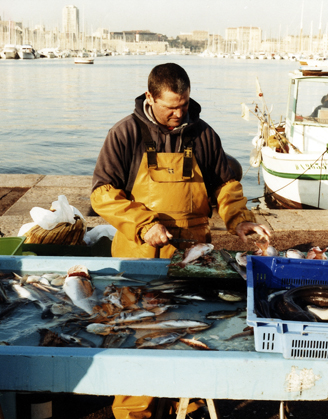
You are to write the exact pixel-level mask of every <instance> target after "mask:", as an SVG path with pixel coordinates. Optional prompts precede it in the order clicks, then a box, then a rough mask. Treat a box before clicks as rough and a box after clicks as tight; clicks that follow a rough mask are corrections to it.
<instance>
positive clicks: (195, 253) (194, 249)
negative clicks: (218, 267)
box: [180, 243, 214, 267]
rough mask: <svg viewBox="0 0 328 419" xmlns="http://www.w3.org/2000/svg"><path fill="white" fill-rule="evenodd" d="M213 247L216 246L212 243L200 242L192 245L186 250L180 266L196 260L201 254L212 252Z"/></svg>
mask: <svg viewBox="0 0 328 419" xmlns="http://www.w3.org/2000/svg"><path fill="white" fill-rule="evenodd" d="M213 249H214V246H213V244H211V243H198V244H196V245H195V246H191V247H190V248H189V249H187V250H186V251H185V253H184V259H183V261H182V262H180V266H181V267H185V266H186V265H188V263H191V262H195V260H197V259H199V258H200V257H201V256H205V255H207V254H208V253H211V252H212V250H213Z"/></svg>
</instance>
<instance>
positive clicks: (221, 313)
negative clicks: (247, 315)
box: [205, 307, 243, 320]
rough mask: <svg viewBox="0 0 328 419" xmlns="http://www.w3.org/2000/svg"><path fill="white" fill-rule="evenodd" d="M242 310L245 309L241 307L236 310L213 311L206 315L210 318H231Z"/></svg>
mask: <svg viewBox="0 0 328 419" xmlns="http://www.w3.org/2000/svg"><path fill="white" fill-rule="evenodd" d="M242 311H243V310H242V309H241V308H240V307H238V308H237V309H236V310H218V311H211V312H210V313H207V314H206V316H205V317H206V318H207V319H209V320H219V319H229V318H230V317H234V316H237V315H238V314H240V313H241V312H242Z"/></svg>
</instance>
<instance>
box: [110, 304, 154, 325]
mask: <svg viewBox="0 0 328 419" xmlns="http://www.w3.org/2000/svg"><path fill="white" fill-rule="evenodd" d="M155 316H156V314H155V313H154V312H152V311H148V310H145V309H143V308H141V309H138V310H128V311H121V312H120V313H119V314H118V315H116V316H115V317H114V319H113V320H111V321H110V322H108V323H107V324H111V325H112V324H118V323H130V322H136V321H139V320H143V319H146V318H149V317H155Z"/></svg>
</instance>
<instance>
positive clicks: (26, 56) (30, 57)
mask: <svg viewBox="0 0 328 419" xmlns="http://www.w3.org/2000/svg"><path fill="white" fill-rule="evenodd" d="M18 55H19V58H20V59H21V60H34V58H35V57H34V54H33V53H32V52H27V51H19V52H18Z"/></svg>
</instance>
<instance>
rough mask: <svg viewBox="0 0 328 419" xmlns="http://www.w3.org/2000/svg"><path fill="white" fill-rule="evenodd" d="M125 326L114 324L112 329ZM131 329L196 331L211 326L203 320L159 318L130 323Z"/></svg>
mask: <svg viewBox="0 0 328 419" xmlns="http://www.w3.org/2000/svg"><path fill="white" fill-rule="evenodd" d="M120 327H121V328H122V327H126V326H124V325H122V326H115V327H114V330H116V329H118V328H120ZM129 327H130V328H131V329H154V330H157V329H163V330H172V331H173V330H189V331H198V330H205V329H208V328H209V327H211V325H210V324H208V323H205V322H200V321H196V320H184V319H183V320H180V319H179V320H160V321H155V322H144V323H132V324H131V325H129Z"/></svg>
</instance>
